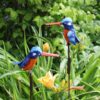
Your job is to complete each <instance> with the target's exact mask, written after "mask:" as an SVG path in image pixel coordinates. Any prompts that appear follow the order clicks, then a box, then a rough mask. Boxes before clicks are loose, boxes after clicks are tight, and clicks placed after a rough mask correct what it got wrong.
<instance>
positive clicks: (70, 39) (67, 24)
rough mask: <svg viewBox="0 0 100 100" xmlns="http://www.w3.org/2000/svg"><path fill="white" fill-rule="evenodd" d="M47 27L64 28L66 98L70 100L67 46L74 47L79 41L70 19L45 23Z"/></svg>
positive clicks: (69, 66) (69, 67)
mask: <svg viewBox="0 0 100 100" xmlns="http://www.w3.org/2000/svg"><path fill="white" fill-rule="evenodd" d="M46 25H47V26H51V25H63V26H64V33H63V35H64V38H65V40H66V43H67V46H68V62H67V65H68V67H67V74H68V98H70V97H71V96H70V69H71V58H70V48H69V45H70V43H72V44H73V45H76V44H77V43H79V39H78V37H77V36H76V33H75V29H74V27H73V23H72V19H71V18H69V17H68V18H64V19H63V20H62V21H61V22H53V23H47V24H46Z"/></svg>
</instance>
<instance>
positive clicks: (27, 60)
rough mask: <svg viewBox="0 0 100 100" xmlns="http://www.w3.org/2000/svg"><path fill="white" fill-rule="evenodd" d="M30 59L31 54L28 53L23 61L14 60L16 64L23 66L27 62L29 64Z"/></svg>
mask: <svg viewBox="0 0 100 100" xmlns="http://www.w3.org/2000/svg"><path fill="white" fill-rule="evenodd" d="M29 60H30V57H29V55H27V56H26V57H25V59H24V60H23V61H21V62H14V64H17V65H19V66H20V67H21V68H23V67H24V66H25V65H26V64H28V62H29Z"/></svg>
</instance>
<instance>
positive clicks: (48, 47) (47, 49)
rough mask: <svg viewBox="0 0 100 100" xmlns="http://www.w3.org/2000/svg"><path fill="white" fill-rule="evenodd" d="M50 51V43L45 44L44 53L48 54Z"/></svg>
mask: <svg viewBox="0 0 100 100" xmlns="http://www.w3.org/2000/svg"><path fill="white" fill-rule="evenodd" d="M49 49H50V46H49V44H48V43H45V44H43V51H45V52H48V51H49Z"/></svg>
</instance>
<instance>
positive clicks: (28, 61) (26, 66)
mask: <svg viewBox="0 0 100 100" xmlns="http://www.w3.org/2000/svg"><path fill="white" fill-rule="evenodd" d="M39 56H52V57H59V55H58V54H53V53H47V52H42V50H41V48H40V47H38V46H35V47H32V49H31V50H30V52H29V54H28V55H27V56H26V57H25V59H24V60H22V61H21V62H14V64H17V65H19V67H20V68H22V69H23V70H31V69H32V68H33V67H34V65H35V64H36V62H37V57H39Z"/></svg>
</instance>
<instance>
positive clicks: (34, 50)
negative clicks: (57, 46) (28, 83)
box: [30, 46, 59, 58]
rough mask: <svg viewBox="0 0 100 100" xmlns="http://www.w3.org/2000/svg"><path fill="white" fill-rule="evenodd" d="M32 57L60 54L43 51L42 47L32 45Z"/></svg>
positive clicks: (56, 55)
mask: <svg viewBox="0 0 100 100" xmlns="http://www.w3.org/2000/svg"><path fill="white" fill-rule="evenodd" d="M30 56H31V58H37V57H38V56H52V57H59V55H58V54H53V53H47V52H42V50H41V48H40V47H38V46H35V47H32V49H31V50H30Z"/></svg>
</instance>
